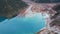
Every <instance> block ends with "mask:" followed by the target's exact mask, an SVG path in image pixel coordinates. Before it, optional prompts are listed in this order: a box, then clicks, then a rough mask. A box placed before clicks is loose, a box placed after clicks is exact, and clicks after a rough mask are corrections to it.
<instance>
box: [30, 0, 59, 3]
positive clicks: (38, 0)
mask: <svg viewBox="0 0 60 34" xmlns="http://www.w3.org/2000/svg"><path fill="white" fill-rule="evenodd" d="M31 1H34V2H36V3H58V2H60V0H31Z"/></svg>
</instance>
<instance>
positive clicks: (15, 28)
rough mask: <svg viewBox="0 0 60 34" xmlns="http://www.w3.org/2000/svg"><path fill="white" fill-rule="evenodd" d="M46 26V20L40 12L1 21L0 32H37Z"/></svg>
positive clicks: (3, 33)
mask: <svg viewBox="0 0 60 34" xmlns="http://www.w3.org/2000/svg"><path fill="white" fill-rule="evenodd" d="M43 27H45V21H44V19H43V17H42V15H40V14H35V16H33V17H15V18H12V19H10V20H8V19H6V20H4V21H2V22H1V23H0V34H35V33H36V32H38V31H40V29H42V28H43Z"/></svg>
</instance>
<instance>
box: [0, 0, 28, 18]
mask: <svg viewBox="0 0 60 34" xmlns="http://www.w3.org/2000/svg"><path fill="white" fill-rule="evenodd" d="M27 6H28V5H27V4H26V3H25V2H23V1H22V0H0V16H2V17H6V18H13V17H15V16H17V14H19V11H18V10H20V9H23V8H25V7H27Z"/></svg>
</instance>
